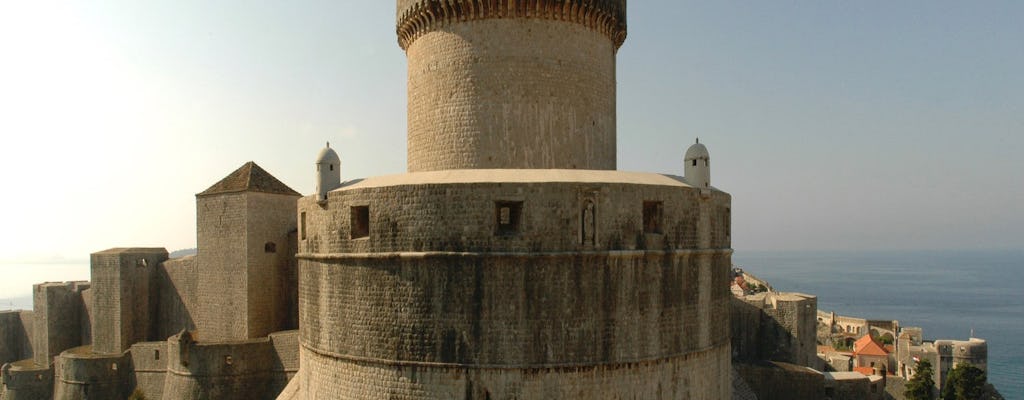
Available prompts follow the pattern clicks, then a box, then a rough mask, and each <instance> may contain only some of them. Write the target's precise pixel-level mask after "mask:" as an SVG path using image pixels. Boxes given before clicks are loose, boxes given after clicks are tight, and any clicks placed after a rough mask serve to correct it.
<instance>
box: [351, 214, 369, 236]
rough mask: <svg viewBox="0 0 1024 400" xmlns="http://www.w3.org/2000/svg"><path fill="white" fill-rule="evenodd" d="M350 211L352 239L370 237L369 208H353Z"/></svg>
mask: <svg viewBox="0 0 1024 400" xmlns="http://www.w3.org/2000/svg"><path fill="white" fill-rule="evenodd" d="M351 210H352V211H351V213H352V215H351V221H352V223H351V225H352V236H351V237H352V239H359V238H364V237H367V236H370V206H353V207H352V208H351Z"/></svg>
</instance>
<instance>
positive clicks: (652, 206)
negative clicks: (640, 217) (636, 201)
mask: <svg viewBox="0 0 1024 400" xmlns="http://www.w3.org/2000/svg"><path fill="white" fill-rule="evenodd" d="M662 208H663V207H662V202H660V201H645V202H644V233H661V214H662Z"/></svg>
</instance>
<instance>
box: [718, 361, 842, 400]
mask: <svg viewBox="0 0 1024 400" xmlns="http://www.w3.org/2000/svg"><path fill="white" fill-rule="evenodd" d="M734 366H735V367H736V371H738V372H739V374H740V376H741V377H743V380H744V381H746V382H747V385H749V386H750V388H751V389H752V390H753V392H754V393H756V394H757V399H758V400H792V399H823V398H825V381H824V376H823V375H822V374H821V373H820V372H818V371H815V370H812V369H810V368H807V367H804V366H799V365H793V364H788V363H783V362H760V363H757V364H745V363H739V364H734Z"/></svg>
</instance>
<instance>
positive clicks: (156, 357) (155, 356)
mask: <svg viewBox="0 0 1024 400" xmlns="http://www.w3.org/2000/svg"><path fill="white" fill-rule="evenodd" d="M153 359H154V360H159V359H160V350H153Z"/></svg>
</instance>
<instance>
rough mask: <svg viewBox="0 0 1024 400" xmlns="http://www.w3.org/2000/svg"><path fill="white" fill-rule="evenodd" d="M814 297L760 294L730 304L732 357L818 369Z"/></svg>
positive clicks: (796, 294)
mask: <svg viewBox="0 0 1024 400" xmlns="http://www.w3.org/2000/svg"><path fill="white" fill-rule="evenodd" d="M817 309H818V298H817V297H816V296H811V295H806V294H801V293H779V292H764V293H757V294H753V295H747V296H743V297H741V298H735V299H734V300H733V302H732V311H731V316H732V321H731V327H732V352H733V358H734V359H736V360H738V361H743V362H755V361H758V360H772V361H780V362H785V363H790V364H796V365H802V366H806V367H812V368H816V367H818V357H817V346H816V345H817V342H816V333H817V329H816V328H817V322H816V321H815V315H816V314H817Z"/></svg>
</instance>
